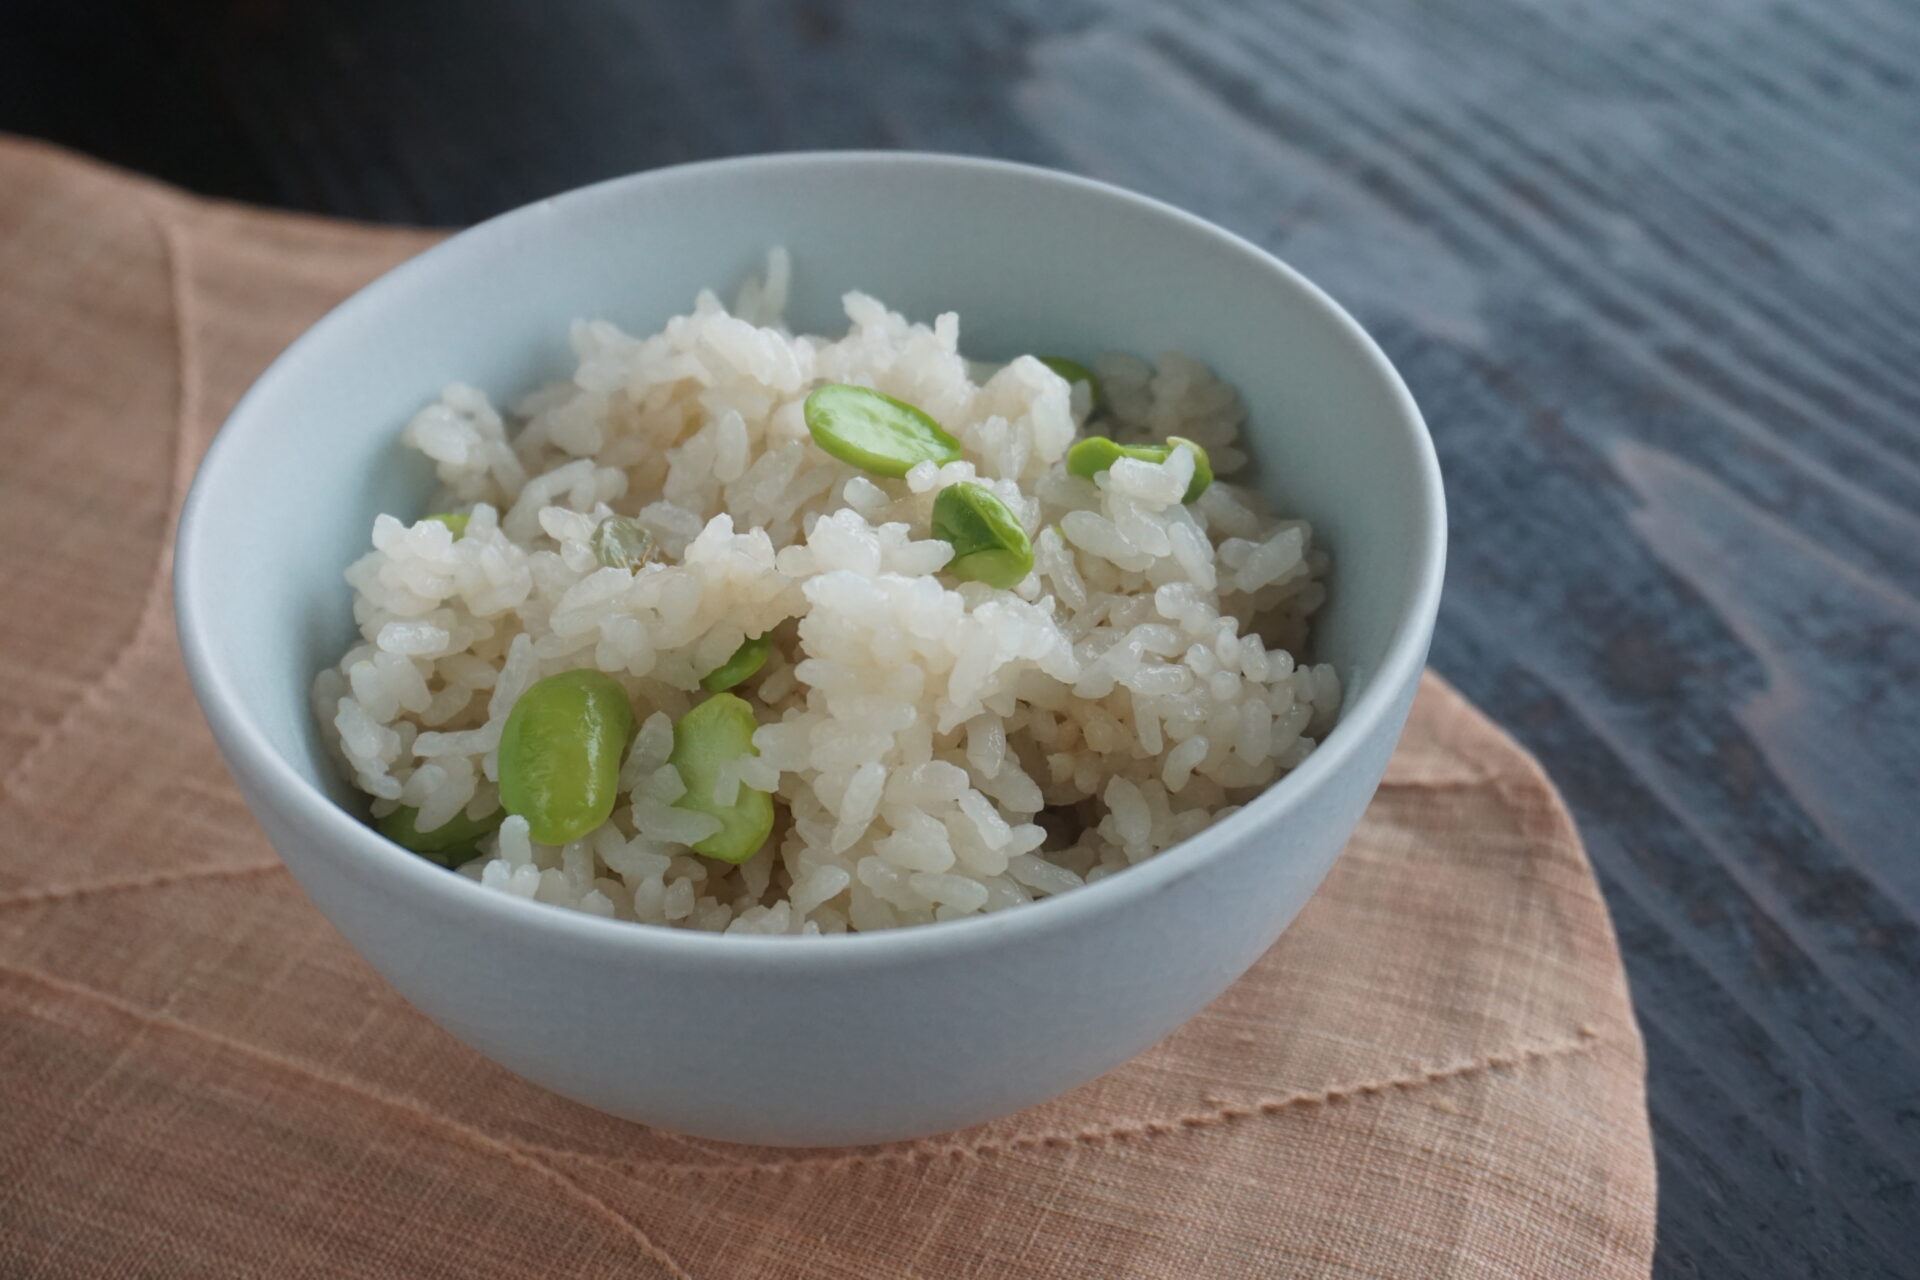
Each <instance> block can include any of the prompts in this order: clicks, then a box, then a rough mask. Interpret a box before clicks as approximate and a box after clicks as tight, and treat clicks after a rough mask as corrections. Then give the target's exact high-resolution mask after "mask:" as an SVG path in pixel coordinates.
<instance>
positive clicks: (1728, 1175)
mask: <svg viewBox="0 0 1920 1280" xmlns="http://www.w3.org/2000/svg"><path fill="white" fill-rule="evenodd" d="M1916 76H1920V4H1916V3H1913V2H1912V0H1906V2H1904V3H1903V2H1902V0H1779V2H1776V3H1759V2H1757V0H1756V2H1752V3H1747V2H1743V0H1695V2H1691V3H1684V4H1678V3H1667V2H1663V0H1536V2H1530V0H1376V2H1375V3H1372V4H1365V5H1361V4H1354V3H1350V2H1349V0H1316V2H1311V3H1299V4H1294V3H1284V4H1283V3H1263V2H1262V0H1104V2H1102V0H991V2H986V3H972V4H965V5H962V4H948V5H938V6H936V5H920V4H906V3H897V2H896V3H883V2H882V0H872V2H870V3H866V4H858V3H842V2H840V0H732V2H731V3H689V4H665V3H657V2H656V3H644V2H641V0H632V2H630V3H616V2H614V0H571V2H570V3H567V4H538V3H524V2H516V0H407V2H406V3H398V4H394V3H386V2H384V0H351V2H341V3H332V4H325V5H321V4H312V5H294V4H285V3H278V2H276V0H244V2H243V0H233V2H232V3H226V4H215V3H192V2H187V0H180V2H179V3H174V4H171V5H166V6H161V5H147V4H139V3H133V2H129V3H120V4H115V3H94V2H91V0H62V2H59V3H48V2H46V0H15V3H13V4H11V5H8V6H6V7H4V9H0V128H3V129H8V130H13V131H17V132H23V133H28V134H35V135H39V136H43V137H48V138H52V139H55V140H57V141H61V142H65V143H67V144H69V145H72V146H76V147H78V148H81V149H83V150H86V151H89V152H92V153H94V154H96V155H99V156H102V157H105V158H107V159H111V160H115V161H119V162H121V163H123V164H126V165H129V166H132V167H135V168H139V169H145V170H148V171H151V172H155V173H158V174H161V175H162V176H165V177H168V178H171V179H174V180H176V181H179V182H183V183H185V184H186V185H188V186H190V187H193V188H196V189H199V190H202V191H207V192H213V193H218V194H223V195H229V196H235V197H240V198H244V199H250V200H259V201H265V202H269V203H274V204H281V205H288V206H293V207H297V208H303V209H312V210H320V211H324V212H328V213H335V214H345V215H350V216H354V217H360V218H373V219H384V220H396V221H404V222H416V223H462V222H468V221H471V220H473V219H476V218H480V217H483V216H485V215H487V214H491V213H494V212H497V211H499V210H501V209H505V208H508V207H510V206H513V205H516V204H519V203H522V202H524V201H527V200H529V199H532V198H534V197H537V196H541V195H545V194H549V193H551V192H554V191H558V190H561V189H563V188H567V187H571V186H575V185H577V184H579V183H583V182H587V181H590V180H592V179H596V178H601V177H605V176H608V175H611V174H617V173H624V172H627V171H630V170H635V169H644V168H648V167H651V166H655V165H660V164H668V163H672V162H675V161H680V160H688V159H693V158H698V157H705V156H715V155H727V154H734V153H741V152H751V151H767V150H779V149H786V148H800V147H917V148H931V149H941V150H954V151H967V152H980V153H988V154H993V155H1000V156H1007V157H1012V158H1016V159H1021V160H1029V161H1036V162H1039V163H1043V164H1050V165H1056V166H1061V167H1065V168H1069V169H1074V170H1078V171H1080V172H1083V173H1087V174H1092V175H1094V176H1096V177H1100V178H1105V179H1109V180H1112V181H1114V182H1119V183H1123V184H1125V185H1127V186H1131V187H1135V188H1138V189H1140V190H1143V191H1147V192H1150V193H1152V194H1154V195H1158V196H1162V197H1165V198H1166V199H1169V200H1172V201H1174V202H1176V203H1178V204H1181V205H1184V206H1186V207H1187V208H1190V209H1193V210H1195V211H1196V212H1198V213H1200V214H1203V215H1205V216H1207V217H1209V218H1213V219H1215V220H1217V221H1219V222H1221V223H1223V224H1225V225H1226V226H1228V227H1231V228H1233V229H1235V230H1237V231H1240V232H1242V233H1243V234H1245V235H1247V236H1250V237H1251V238H1253V239H1254V240H1256V241H1258V242H1260V243H1261V244H1263V245H1266V246H1268V247H1269V248H1271V249H1272V250H1274V251H1275V252H1276V253H1278V254H1280V255H1282V256H1283V257H1285V258H1287V259H1288V260H1289V261H1291V262H1292V263H1294V264H1295V265H1297V266H1299V267H1300V268H1302V269H1303V270H1305V271H1306V272H1307V273H1308V274H1309V275H1311V276H1312V277H1313V278H1314V279H1316V280H1318V281H1319V282H1321V283H1322V284H1324V285H1325V286H1326V287H1327V288H1329V289H1330V290H1331V291H1332V292H1333V293H1334V294H1335V295H1336V296H1337V297H1339V298H1340V299H1341V300H1342V301H1344V302H1345V303H1346V304H1347V305H1348V306H1349V307H1350V308H1352V309H1353V310H1354V311H1355V312H1356V313H1357V314H1358V315H1359V317H1360V319H1361V320H1362V321H1363V322H1364V323H1365V324H1366V325H1367V326H1368V327H1369V328H1370V329H1371V330H1372V331H1373V332H1374V333H1375V334H1376V335H1377V336H1378V337H1379V339H1380V341H1381V342H1382V343H1383V344H1384V345H1385V347H1386V348H1387V350H1388V352H1389V354H1391V355H1392V357H1393V358H1394V360H1395V361H1396V362H1398V364H1399V366H1400V368H1401V369H1402V371H1403V372H1404V373H1405V375H1406V377H1407V380H1408V381H1409V382H1410V383H1411V384H1412V387H1413V390H1414V393H1415V395H1416V396H1418V398H1419V400H1420V402H1421V404H1422V405H1423V406H1424V408H1425V410H1426V413H1427V416H1428V418H1429V420H1430V421H1431V423H1432V425H1433V428H1434V434H1435V436H1436V437H1437V439H1438V441H1439V446H1440V452H1441V457H1442V460H1443V463H1444V465H1445V468H1446V473H1447V482H1448V488H1449V496H1450V499H1451V505H1452V511H1453V536H1454V543H1453V562H1452V566H1451V569H1450V572H1449V575H1448V584H1447V597H1446V603H1445V606H1444V608H1443V610H1442V615H1441V623H1440V629H1439V633H1438V635H1437V637H1436V639H1435V644H1434V655H1433V656H1434V662H1435V663H1436V665H1437V666H1438V667H1439V668H1440V670H1441V671H1443V672H1444V673H1445V674H1446V675H1448V676H1449V677H1451V678H1452V679H1453V680H1454V681H1455V682H1456V683H1458V684H1459V685H1460V686H1461V687H1462V688H1464V689H1465V690H1466V691H1467V692H1468V693H1469V694H1470V695H1471V696H1472V697H1474V698H1475V699H1476V700H1478V701H1479V703H1480V704H1481V705H1482V706H1484V707H1486V708H1487V709H1488V710H1489V711H1491V712H1492V713H1493V714H1494V715H1495V716H1496V717H1497V718H1498V719H1500V720H1501V721H1502V722H1504V723H1505V724H1506V725H1508V726H1509V727H1510V728H1511V729H1512V730H1513V731H1514V732H1516V733H1517V734H1518V735H1519V736H1520V737H1521V738H1522V739H1523V740H1524V741H1525V742H1526V743H1527V745H1528V746H1530V747H1531V748H1532V749H1533V750H1534V751H1535V752H1537V753H1538V754H1539V755H1540V756H1541V758H1542V759H1543V760H1544V761H1545V762H1546V765H1547V767H1548V768H1549V770H1550V771H1551V772H1552V773H1553V775H1554V777H1555V778H1556V779H1557V780H1558V781H1559V783H1560V785H1561V786H1562V787H1563V788H1564V789H1565V791H1566V794H1567V797H1568V799H1569V801H1570V802H1571V804H1572V806H1573V808H1574V810H1575V811H1576V813H1577V814H1578V816H1579V818H1580V821H1581V823H1582V825H1583V827H1584V829H1585V832H1586V836H1587V840H1588V842H1589V846H1590V848H1591V849H1592V852H1593V857H1594V861H1595V862H1596V864H1597V865H1598V867H1599V873H1600V878H1601V881H1602V883H1603V884H1604V886H1605V889H1606V893H1607V897H1608V900H1609V902H1610V903H1611V905H1612V908H1613V912H1614V919H1615V921H1616V922H1617V925H1618V927H1619V931H1620V934H1621V939H1622V942H1623V944H1624V948H1625V951H1626V956H1627V965H1628V969H1629V972H1630V974H1631V978H1632V982H1633V988H1634V994H1635V998H1636V1000H1637V1002H1638V1006H1639V1010H1640V1018H1641V1025H1642V1027H1643V1028H1644V1030H1645V1033H1646V1037H1647V1043H1648V1050H1649V1056H1650V1059H1651V1080H1650V1093H1651V1101H1652V1108H1653V1119H1654V1126H1655V1133H1656V1138H1657V1144H1658V1150H1659V1163H1660V1178H1661V1184H1662V1186H1661V1204H1660V1252H1659V1260H1658V1267H1657V1270H1658V1273H1659V1274H1660V1275H1662V1276H1695V1275H1698V1276H1705V1277H1714V1278H1719V1277H1735V1276H1756V1277H1796V1278H1797V1277H1806V1276H1815V1275H1820V1276H1914V1275H1920V1190H1917V1189H1916V1179H1920V933H1917V932H1916V928H1915V920H1916V913H1920V831H1917V828H1920V806H1917V805H1916V795H1917V794H1920V87H1917V85H1916Z"/></svg>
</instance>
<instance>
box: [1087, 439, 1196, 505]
mask: <svg viewBox="0 0 1920 1280" xmlns="http://www.w3.org/2000/svg"><path fill="white" fill-rule="evenodd" d="M1181 448H1185V449H1190V450H1192V452H1193V479H1192V480H1190V481H1188V482H1187V491H1186V493H1184V494H1182V495H1181V497H1180V501H1182V502H1192V501H1194V500H1195V499H1197V498H1198V497H1199V496H1200V495H1201V494H1203V493H1205V492H1206V491H1207V486H1208V485H1210V484H1212V483H1213V463H1212V462H1211V461H1209V460H1208V458H1207V451H1206V450H1205V449H1203V448H1201V447H1200V446H1199V445H1198V444H1196V443H1194V442H1193V441H1192V440H1189V439H1187V438H1186V437H1184V436H1168V437H1167V442H1166V443H1165V444H1121V443H1120V442H1119V441H1117V440H1109V439H1107V438H1106V437H1105V436H1088V437H1087V438H1086V439H1084V440H1076V441H1075V442H1074V445H1073V447H1072V448H1071V449H1069V450H1067V470H1068V471H1070V472H1072V473H1073V474H1074V475H1076V476H1080V477H1081V478H1083V479H1086V480H1091V479H1093V478H1094V477H1095V476H1097V475H1099V474H1100V473H1101V472H1102V471H1105V470H1106V469H1107V468H1108V467H1111V466H1112V465H1113V464H1114V463H1116V462H1118V461H1119V460H1120V459H1122V458H1133V459H1135V460H1136V461H1139V462H1165V461H1166V460H1167V459H1168V458H1169V457H1170V456H1172V454H1173V451H1174V450H1175V449H1181Z"/></svg>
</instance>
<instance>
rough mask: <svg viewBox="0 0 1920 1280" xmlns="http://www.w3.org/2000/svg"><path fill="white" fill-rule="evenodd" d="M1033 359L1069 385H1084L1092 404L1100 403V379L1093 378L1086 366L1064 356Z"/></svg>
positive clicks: (1091, 372)
mask: <svg viewBox="0 0 1920 1280" xmlns="http://www.w3.org/2000/svg"><path fill="white" fill-rule="evenodd" d="M1034 359H1036V360H1038V361H1039V362H1040V363H1041V364H1043V365H1045V366H1047V368H1049V369H1051V370H1053V371H1054V372H1055V373H1057V374H1059V375H1060V376H1061V377H1063V378H1065V379H1066V380H1067V381H1068V382H1070V383H1072V382H1084V383H1086V384H1087V391H1088V392H1089V393H1090V394H1091V396H1092V403H1094V404H1099V403H1100V379H1098V378H1096V377H1094V376H1093V370H1091V369H1089V368H1087V366H1085V365H1083V364H1081V363H1080V362H1079V361H1078V360H1071V359H1068V358H1067V357H1066V356H1035V357H1034Z"/></svg>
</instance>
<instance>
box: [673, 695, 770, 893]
mask: <svg viewBox="0 0 1920 1280" xmlns="http://www.w3.org/2000/svg"><path fill="white" fill-rule="evenodd" d="M757 728H759V722H758V721H757V720H756V719H755V718H754V714H753V708H752V707H751V706H750V705H748V704H747V702H746V701H745V699H742V698H739V697H736V696H734V695H733V694H731V693H716V694H714V695H713V696H712V697H711V698H708V699H707V700H706V701H705V702H702V703H701V704H700V705H699V706H697V707H695V708H694V709H693V710H691V711H689V712H687V714H685V715H683V716H681V717H680V721H679V723H677V724H675V725H674V726H673V754H672V755H671V756H670V757H669V759H670V760H671V762H672V764H673V767H674V768H675V769H677V770H679V772H680V781H681V782H682V783H683V784H684V785H685V786H686V788H687V793H686V794H685V795H683V796H681V797H680V798H679V799H678V800H676V801H674V804H675V805H677V806H678V807H680V808H682V809H688V810H691V811H692V812H694V813H705V814H709V815H711V816H713V817H715V818H718V819H720V830H718V831H716V832H714V833H713V834H712V835H710V836H708V837H707V838H706V839H704V840H701V841H699V842H697V843H696V844H695V845H694V846H693V850H694V852H695V853H703V854H705V855H706V856H707V857H709V858H717V859H719V860H720V861H721V862H734V863H739V862H745V861H746V860H747V859H748V858H751V857H752V856H753V855H754V854H756V853H758V852H759V851H760V846H761V845H763V844H765V843H766V841H767V837H768V836H769V835H771V834H772V833H773V797H772V796H770V795H768V794H767V793H766V792H764V791H756V790H754V789H753V788H752V787H749V786H747V785H746V784H745V783H741V784H740V786H739V787H738V788H737V789H736V790H735V792H734V798H733V803H732V804H730V805H722V804H719V803H716V802H715V800H714V798H713V787H714V782H715V781H716V780H717V779H718V778H719V776H720V768H721V766H722V765H725V764H726V763H728V762H729V761H732V760H738V759H739V758H740V757H741V756H757V755H759V754H760V752H759V749H758V748H756V747H755V746H754V745H753V731H754V730H755V729H757Z"/></svg>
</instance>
